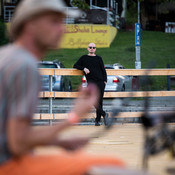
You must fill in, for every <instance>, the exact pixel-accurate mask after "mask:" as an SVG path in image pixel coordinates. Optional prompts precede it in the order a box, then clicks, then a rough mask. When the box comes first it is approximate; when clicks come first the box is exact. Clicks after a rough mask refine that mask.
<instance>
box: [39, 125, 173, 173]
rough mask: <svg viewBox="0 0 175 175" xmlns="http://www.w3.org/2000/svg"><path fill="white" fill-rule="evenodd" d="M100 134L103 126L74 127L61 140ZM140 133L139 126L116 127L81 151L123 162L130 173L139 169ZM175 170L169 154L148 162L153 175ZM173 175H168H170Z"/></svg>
mask: <svg viewBox="0 0 175 175" xmlns="http://www.w3.org/2000/svg"><path fill="white" fill-rule="evenodd" d="M100 130H103V126H100V127H95V126H74V127H72V128H71V129H69V130H66V131H65V132H64V133H62V136H63V137H72V136H75V135H76V136H78V135H80V136H89V135H93V134H94V133H95V132H98V131H100ZM143 142H144V140H143V130H142V127H141V125H140V124H119V125H116V126H114V127H113V129H111V130H110V131H108V132H106V133H105V135H103V136H100V137H98V138H95V139H92V140H91V142H90V144H89V145H88V146H86V147H85V148H84V151H85V152H87V153H90V154H95V155H103V154H105V155H106V154H107V155H112V156H116V157H119V158H121V159H123V160H124V161H125V162H126V164H127V166H128V167H129V168H131V169H139V170H140V169H141V167H142V147H143ZM60 151H62V150H60V149H58V148H55V147H49V148H41V147H40V148H38V149H36V153H38V154H56V153H59V152H60ZM174 167H175V160H173V159H172V158H171V157H170V155H169V153H168V152H164V153H161V154H160V155H157V156H154V157H151V158H150V160H149V172H150V173H151V174H153V175H168V173H167V168H169V169H171V168H174ZM173 174H175V172H174V173H171V175H173ZM169 175H170V174H169Z"/></svg>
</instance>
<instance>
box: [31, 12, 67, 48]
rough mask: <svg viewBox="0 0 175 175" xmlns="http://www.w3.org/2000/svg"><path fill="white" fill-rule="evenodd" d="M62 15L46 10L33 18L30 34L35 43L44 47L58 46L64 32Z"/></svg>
mask: <svg viewBox="0 0 175 175" xmlns="http://www.w3.org/2000/svg"><path fill="white" fill-rule="evenodd" d="M63 17H64V16H63V15H61V14H58V13H54V12H48V13H46V14H44V15H42V16H40V17H38V18H36V19H34V20H33V21H32V23H33V25H34V27H33V30H32V35H33V38H34V40H35V43H37V44H38V45H40V46H42V47H45V48H56V47H57V46H59V44H60V42H61V39H62V36H63V33H64V26H63V19H64V18H63Z"/></svg>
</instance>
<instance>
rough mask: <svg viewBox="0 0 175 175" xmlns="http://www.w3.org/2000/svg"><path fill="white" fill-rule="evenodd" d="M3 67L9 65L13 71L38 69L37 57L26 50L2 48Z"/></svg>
mask: <svg viewBox="0 0 175 175" xmlns="http://www.w3.org/2000/svg"><path fill="white" fill-rule="evenodd" d="M0 57H1V59H0V64H1V66H6V65H9V67H11V68H13V69H20V68H25V67H30V69H36V68H37V65H36V59H35V57H34V56H33V55H32V54H30V53H29V52H27V51H26V50H24V49H22V48H19V47H16V46H14V45H10V44H9V45H6V46H3V47H1V48H0Z"/></svg>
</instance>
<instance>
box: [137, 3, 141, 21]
mask: <svg viewBox="0 0 175 175" xmlns="http://www.w3.org/2000/svg"><path fill="white" fill-rule="evenodd" d="M137 2H138V3H137V4H138V5H137V12H138V23H140V1H139V0H138V1H137Z"/></svg>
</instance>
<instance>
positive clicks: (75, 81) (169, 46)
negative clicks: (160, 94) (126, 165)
mask: <svg viewBox="0 0 175 175" xmlns="http://www.w3.org/2000/svg"><path fill="white" fill-rule="evenodd" d="M174 46H175V35H174V34H171V33H163V32H151V31H142V32H141V63H142V68H143V69H145V68H147V66H148V63H149V62H150V61H152V60H154V61H155V62H156V67H155V68H157V69H158V68H166V65H167V64H170V67H171V68H175V56H174ZM84 54H87V50H86V49H62V50H54V51H50V52H49V53H48V54H47V56H46V57H45V60H55V59H58V60H60V61H61V62H62V63H63V64H64V65H65V67H66V68H72V67H73V65H74V63H75V62H76V61H77V60H78V58H79V57H80V56H82V55H84ZM97 55H100V56H102V58H103V61H104V63H105V64H114V63H121V64H122V65H123V66H124V67H125V68H126V69H134V68H135V32H121V31H119V32H118V34H117V36H116V38H115V40H114V41H113V43H112V44H111V47H110V48H97ZM152 79H153V82H154V83H153V87H152V90H165V89H166V86H167V84H166V76H156V77H155V76H153V77H152ZM71 82H72V85H73V90H75V89H77V87H78V86H79V85H80V84H81V76H80V77H79V76H71Z"/></svg>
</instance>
